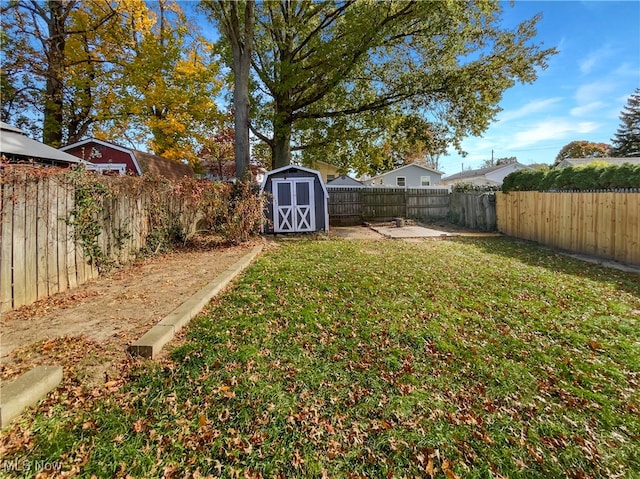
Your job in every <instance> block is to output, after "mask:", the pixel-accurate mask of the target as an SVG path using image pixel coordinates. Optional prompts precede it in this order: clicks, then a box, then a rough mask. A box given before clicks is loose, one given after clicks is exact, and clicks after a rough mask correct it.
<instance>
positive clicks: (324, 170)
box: [310, 160, 340, 184]
mask: <svg viewBox="0 0 640 479" xmlns="http://www.w3.org/2000/svg"><path fill="white" fill-rule="evenodd" d="M310 166H311V167H312V168H313V169H315V170H316V171H319V172H320V176H322V180H323V181H324V182H325V184H327V183H328V182H330V181H331V180H334V179H336V178H337V177H338V176H340V169H339V168H338V167H337V166H336V165H332V164H331V163H327V162H325V161H322V160H316V161H315V162H314V163H313V165H310Z"/></svg>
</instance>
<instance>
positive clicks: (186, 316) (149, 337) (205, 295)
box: [127, 245, 262, 359]
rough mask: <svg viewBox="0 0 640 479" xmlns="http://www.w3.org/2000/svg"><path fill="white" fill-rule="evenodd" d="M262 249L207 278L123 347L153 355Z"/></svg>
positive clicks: (141, 354) (258, 248)
mask: <svg viewBox="0 0 640 479" xmlns="http://www.w3.org/2000/svg"><path fill="white" fill-rule="evenodd" d="M261 251H262V245H257V246H254V247H253V248H252V249H251V251H250V252H249V253H247V254H246V255H244V256H243V257H242V258H241V259H240V260H238V261H236V262H235V263H234V264H233V265H231V266H230V267H228V268H227V269H226V270H224V272H223V273H222V274H221V275H219V276H218V277H217V278H216V279H214V280H213V281H211V282H210V283H209V284H207V285H206V286H205V287H203V288H202V289H200V290H199V291H198V292H197V293H196V294H194V295H193V296H191V297H190V298H189V299H187V300H186V301H185V302H184V303H182V304H181V305H180V306H178V307H177V308H176V309H174V310H173V311H172V312H170V313H169V314H168V315H167V316H165V317H164V318H163V319H162V320H161V321H160V322H159V323H158V324H156V325H155V326H153V327H152V328H151V329H150V330H149V331H148V332H147V333H146V334H144V335H143V336H142V337H141V338H140V339H138V340H137V341H135V342H134V343H132V344H130V345H129V347H128V348H127V349H128V351H129V352H130V353H131V354H134V355H138V356H142V357H144V358H151V359H153V358H155V357H156V356H157V354H158V353H159V352H160V350H161V349H162V347H163V346H164V345H165V344H167V343H168V342H169V341H171V340H172V339H173V337H174V336H175V334H176V333H177V332H178V331H179V330H180V329H182V327H183V326H185V325H187V324H188V323H189V321H191V320H192V319H193V318H194V317H195V316H196V315H197V314H198V313H200V311H202V308H204V307H205V305H206V304H207V303H208V302H209V301H211V298H213V297H214V296H215V295H216V294H218V293H219V292H220V291H221V290H222V289H223V288H224V287H225V286H227V285H228V284H229V283H230V282H231V280H233V279H234V278H235V277H236V276H237V275H238V274H239V273H240V272H242V271H243V270H244V269H245V268H246V267H247V266H249V265H250V264H251V262H252V261H253V260H254V259H255V257H256V256H258V254H260V252H261Z"/></svg>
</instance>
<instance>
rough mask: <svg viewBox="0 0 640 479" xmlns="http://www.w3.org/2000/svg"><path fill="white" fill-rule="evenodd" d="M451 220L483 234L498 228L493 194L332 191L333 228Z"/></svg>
mask: <svg viewBox="0 0 640 479" xmlns="http://www.w3.org/2000/svg"><path fill="white" fill-rule="evenodd" d="M398 217H400V218H410V219H414V220H418V221H429V220H439V219H444V218H448V219H449V220H451V221H453V222H455V223H457V224H460V225H463V226H467V227H469V228H474V229H478V230H483V231H493V230H495V227H496V214H495V197H494V195H493V193H492V192H487V193H483V192H475V191H473V192H453V193H452V192H450V190H449V189H448V188H379V187H375V188H349V187H339V188H336V187H334V188H329V222H330V224H331V225H333V226H347V225H356V224H362V223H363V222H365V221H389V220H391V219H393V218H398Z"/></svg>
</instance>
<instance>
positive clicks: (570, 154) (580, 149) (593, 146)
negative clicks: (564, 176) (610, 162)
mask: <svg viewBox="0 0 640 479" xmlns="http://www.w3.org/2000/svg"><path fill="white" fill-rule="evenodd" d="M610 148H611V145H608V144H606V143H594V142H592V141H586V140H581V141H572V142H571V143H568V144H566V145H564V146H563V147H562V149H561V150H560V151H559V152H558V154H557V156H556V161H555V163H554V165H557V164H558V163H560V162H561V161H562V160H566V159H567V158H604V157H606V156H607V155H608V154H609V150H610Z"/></svg>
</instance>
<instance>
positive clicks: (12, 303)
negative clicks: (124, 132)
mask: <svg viewBox="0 0 640 479" xmlns="http://www.w3.org/2000/svg"><path fill="white" fill-rule="evenodd" d="M1 180H2V181H0V188H1V190H0V246H1V250H0V311H8V310H10V309H15V308H17V307H20V306H23V305H27V304H30V303H33V302H34V301H37V300H39V299H42V298H46V297H48V296H51V295H53V294H55V293H58V292H62V291H66V290H67V289H71V288H74V287H76V286H79V285H81V284H83V283H85V282H86V281H88V280H89V279H91V278H95V277H96V276H97V275H98V266H99V265H100V263H99V262H97V261H96V259H95V257H96V256H95V254H94V253H95V252H96V251H98V252H99V257H100V258H101V260H102V261H104V262H106V263H125V262H127V261H128V260H129V259H130V258H131V257H132V256H133V255H135V254H136V253H137V252H138V251H139V250H140V249H142V248H143V247H145V246H146V245H147V242H148V239H149V232H150V221H151V218H152V215H151V214H150V212H151V211H154V212H155V213H154V214H156V215H157V214H158V212H162V214H164V215H168V216H171V217H172V218H177V220H176V221H178V222H179V221H183V219H184V222H186V223H190V225H188V226H187V227H188V228H195V224H191V223H193V222H195V221H197V218H196V217H194V216H193V215H191V214H190V213H189V212H185V211H184V210H183V205H182V204H181V203H180V201H177V200H176V199H175V198H172V197H171V195H170V194H169V192H168V191H166V192H164V194H163V193H162V192H160V194H158V192H156V193H155V194H154V195H150V194H149V192H148V191H140V190H138V191H137V192H134V191H133V190H131V191H130V192H129V193H127V192H126V191H120V192H119V193H118V194H115V195H105V196H104V197H97V198H96V199H95V200H96V201H99V202H100V203H101V204H100V210H101V211H100V213H99V214H97V215H96V216H97V217H95V218H93V219H94V220H95V226H96V227H97V228H98V232H99V234H98V236H97V237H96V238H95V239H94V242H93V243H92V244H91V245H90V246H91V247H92V248H93V253H92V252H91V250H89V249H87V245H86V244H85V243H83V241H82V240H81V239H79V237H78V236H79V235H78V234H77V233H78V232H77V231H76V230H77V226H75V223H74V221H73V218H74V217H78V216H79V215H80V212H79V210H78V204H77V190H76V187H75V186H74V185H73V184H72V183H71V182H70V181H69V179H68V176H65V175H64V174H44V175H40V176H39V175H32V174H30V175H27V174H26V173H25V174H22V175H13V176H10V177H9V176H5V177H3V178H1ZM113 180H114V181H116V180H118V179H116V178H114V179H113ZM120 180H121V182H126V181H128V180H132V179H130V178H122V179H120ZM105 181H107V179H105ZM159 198H162V199H161V200H159ZM159 203H161V204H159ZM91 255H93V256H94V258H93V259H91Z"/></svg>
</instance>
